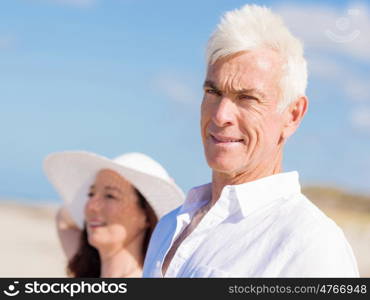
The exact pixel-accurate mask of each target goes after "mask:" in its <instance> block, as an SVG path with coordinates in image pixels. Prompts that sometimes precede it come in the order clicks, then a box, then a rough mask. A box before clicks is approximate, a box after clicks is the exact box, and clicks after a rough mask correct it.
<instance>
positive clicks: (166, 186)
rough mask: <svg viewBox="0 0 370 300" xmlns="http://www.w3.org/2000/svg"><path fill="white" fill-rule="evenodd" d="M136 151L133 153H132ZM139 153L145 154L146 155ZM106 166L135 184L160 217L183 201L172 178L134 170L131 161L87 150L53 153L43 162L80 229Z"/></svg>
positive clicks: (50, 178) (181, 194)
mask: <svg viewBox="0 0 370 300" xmlns="http://www.w3.org/2000/svg"><path fill="white" fill-rule="evenodd" d="M135 154H136V153H133V156H135ZM137 155H141V156H143V154H137ZM140 158H141V157H140V156H138V157H135V159H140ZM146 158H148V157H146ZM148 159H149V158H148ZM149 162H150V160H149ZM155 163H156V162H155ZM103 169H110V170H113V171H115V172H117V173H118V174H120V175H121V176H123V177H124V178H125V179H126V180H128V181H129V182H130V183H131V184H132V185H134V186H135V188H136V189H138V190H139V191H140V193H141V194H142V195H143V196H144V198H145V199H146V200H147V202H148V203H149V205H150V206H151V207H152V208H153V210H154V212H155V214H156V215H157V217H158V219H160V218H161V217H162V216H163V215H165V214H166V213H168V212H170V211H171V210H173V209H175V208H176V207H178V206H179V205H181V204H182V203H183V201H184V193H183V192H182V190H181V189H180V188H179V187H178V186H177V185H176V184H175V182H174V181H173V180H172V179H170V178H168V179H167V178H163V176H162V178H161V177H160V176H156V175H155V174H149V173H146V172H145V171H143V170H138V169H135V167H133V165H132V163H130V164H129V165H127V166H126V165H124V164H122V163H117V162H115V161H114V160H111V159H109V158H107V157H104V156H100V155H97V154H95V153H90V152H85V151H67V152H59V153H53V154H50V155H49V156H47V157H46V159H45V161H44V171H45V173H46V176H47V177H48V179H49V180H50V182H51V183H52V184H53V185H54V187H55V188H56V190H57V192H58V193H59V195H60V196H61V198H62V199H63V201H64V202H65V206H66V207H67V209H68V210H69V212H70V213H71V216H72V218H73V219H74V221H75V222H76V224H77V225H78V226H79V227H80V228H83V226H84V207H85V204H86V202H87V200H88V196H87V194H88V191H89V188H90V186H91V185H92V184H93V182H94V180H95V177H96V175H97V173H98V172H99V171H101V170H103Z"/></svg>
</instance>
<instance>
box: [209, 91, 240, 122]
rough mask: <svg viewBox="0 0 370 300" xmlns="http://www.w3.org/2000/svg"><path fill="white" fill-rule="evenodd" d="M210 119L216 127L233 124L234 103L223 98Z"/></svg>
mask: <svg viewBox="0 0 370 300" xmlns="http://www.w3.org/2000/svg"><path fill="white" fill-rule="evenodd" d="M212 119H213V122H214V123H215V124H216V125H217V126H218V127H225V126H229V125H232V124H234V120H235V103H234V102H233V101H232V100H231V99H229V98H227V97H223V98H222V99H221V100H220V102H219V104H218V105H217V106H216V108H215V111H214V112H213V116H212Z"/></svg>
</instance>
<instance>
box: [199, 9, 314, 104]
mask: <svg viewBox="0 0 370 300" xmlns="http://www.w3.org/2000/svg"><path fill="white" fill-rule="evenodd" d="M258 48H269V49H272V50H275V51H277V52H278V53H279V54H280V55H281V57H282V59H283V60H284V61H285V63H284V65H283V72H284V73H283V76H282V78H281V82H280V89H281V95H282V99H280V102H279V105H278V110H279V111H283V110H284V109H285V108H286V107H287V106H288V105H289V104H290V103H291V102H292V101H293V100H295V99H297V98H298V97H300V96H304V95H305V90H306V86H307V63H306V60H305V58H304V57H303V45H302V43H301V42H300V41H299V40H298V39H297V38H295V37H294V36H293V35H292V34H291V33H290V32H289V30H288V28H287V27H286V26H285V25H284V23H283V20H282V19H281V17H280V16H278V15H276V14H274V13H273V12H272V11H271V10H270V9H268V8H266V7H261V6H257V5H245V6H243V7H242V8H240V9H237V10H233V11H229V12H226V13H225V15H224V16H223V17H222V19H221V22H220V23H219V24H218V26H217V29H216V30H215V32H214V33H213V34H212V35H211V37H210V39H209V41H208V44H207V49H206V59H207V66H209V65H210V64H213V63H214V62H216V60H217V59H219V58H221V57H225V56H228V55H231V54H235V53H238V52H241V51H250V50H255V49H258Z"/></svg>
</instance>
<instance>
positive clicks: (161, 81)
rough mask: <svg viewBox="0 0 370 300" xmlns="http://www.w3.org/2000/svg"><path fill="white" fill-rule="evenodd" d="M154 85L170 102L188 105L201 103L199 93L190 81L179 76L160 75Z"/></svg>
mask: <svg viewBox="0 0 370 300" xmlns="http://www.w3.org/2000/svg"><path fill="white" fill-rule="evenodd" d="M154 85H155V87H156V88H157V89H159V90H160V91H161V92H162V93H163V94H165V95H166V97H167V98H169V99H170V100H172V101H174V102H177V103H182V104H188V103H195V102H196V101H199V97H200V96H199V95H198V94H199V93H197V92H196V91H195V89H193V88H192V87H191V84H190V80H189V79H187V78H185V76H181V75H178V74H173V73H171V74H170V73H167V74H160V75H158V76H157V77H156V78H155V80H154Z"/></svg>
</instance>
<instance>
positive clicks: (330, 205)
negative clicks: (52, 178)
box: [0, 189, 370, 277]
mask: <svg viewBox="0 0 370 300" xmlns="http://www.w3.org/2000/svg"><path fill="white" fill-rule="evenodd" d="M328 191H329V190H328V189H326V190H324V191H323V190H320V189H308V190H306V194H309V197H310V199H315V201H313V202H314V203H315V204H316V205H317V206H319V207H320V208H321V209H322V210H323V211H324V212H325V213H326V214H327V215H329V216H330V217H331V218H332V219H334V221H335V222H336V223H337V224H338V225H339V226H340V227H341V228H342V229H343V231H344V233H345V235H346V237H347V239H348V240H349V242H350V244H351V246H352V248H353V250H354V253H355V256H356V258H357V261H358V264H359V269H360V274H361V276H362V277H370V255H369V253H370V199H368V198H366V197H354V196H351V195H346V194H340V193H339V192H338V191H336V190H334V192H333V191H330V192H328ZM56 210H57V206H56V205H50V204H48V205H46V204H43V205H36V204H35V205H29V204H20V203H17V202H15V201H4V200H3V201H0V228H1V229H0V234H1V239H2V243H1V245H2V247H1V255H0V266H1V267H0V277H65V276H66V273H65V265H66V260H65V257H64V254H63V252H62V251H61V247H60V245H59V240H58V237H57V232H56V228H55V223H54V219H55V213H56Z"/></svg>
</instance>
